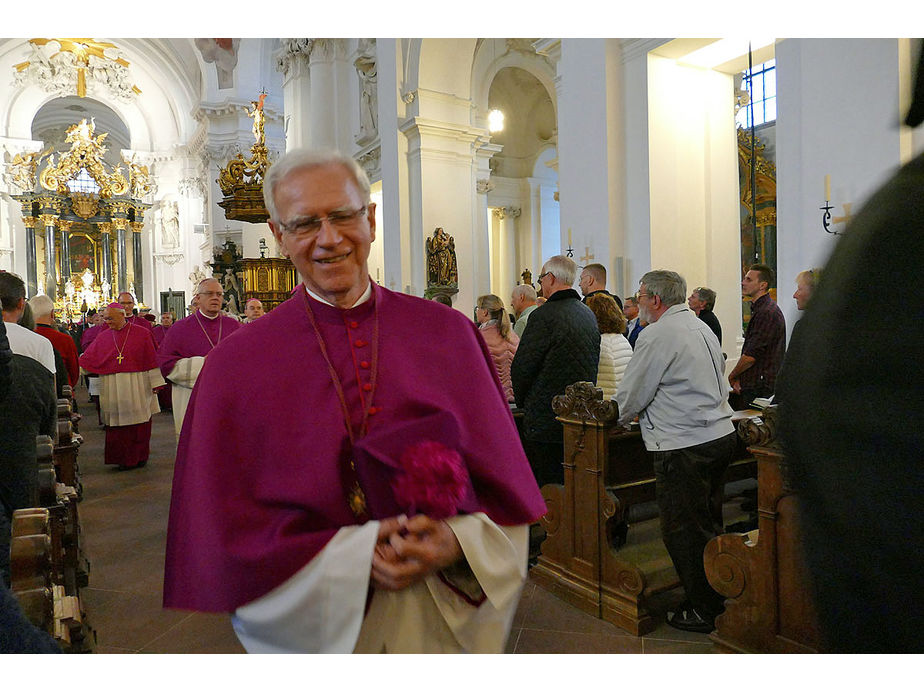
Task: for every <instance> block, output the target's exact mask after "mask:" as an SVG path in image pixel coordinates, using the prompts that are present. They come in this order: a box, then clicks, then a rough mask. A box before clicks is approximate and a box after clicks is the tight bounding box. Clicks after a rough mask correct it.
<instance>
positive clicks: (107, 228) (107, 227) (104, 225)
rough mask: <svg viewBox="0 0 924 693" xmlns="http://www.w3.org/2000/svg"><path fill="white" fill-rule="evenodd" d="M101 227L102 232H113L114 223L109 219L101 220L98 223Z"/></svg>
mask: <svg viewBox="0 0 924 693" xmlns="http://www.w3.org/2000/svg"><path fill="white" fill-rule="evenodd" d="M96 226H97V227H98V228H99V232H100V233H112V223H111V222H108V221H101V222H99V223H98V224H97V225H96Z"/></svg>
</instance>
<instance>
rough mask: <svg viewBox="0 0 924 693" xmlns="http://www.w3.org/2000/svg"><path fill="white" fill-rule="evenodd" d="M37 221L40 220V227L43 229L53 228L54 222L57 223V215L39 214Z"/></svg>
mask: <svg viewBox="0 0 924 693" xmlns="http://www.w3.org/2000/svg"><path fill="white" fill-rule="evenodd" d="M39 219H41V220H42V226H45V227H48V226H54V225H55V222H57V221H58V215H57V214H40V215H39Z"/></svg>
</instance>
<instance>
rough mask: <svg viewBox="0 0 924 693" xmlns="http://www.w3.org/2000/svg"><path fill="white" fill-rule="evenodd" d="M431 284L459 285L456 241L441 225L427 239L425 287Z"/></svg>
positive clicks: (431, 285)
mask: <svg viewBox="0 0 924 693" xmlns="http://www.w3.org/2000/svg"><path fill="white" fill-rule="evenodd" d="M433 286H447V287H458V286H459V269H458V266H457V264H456V242H455V240H454V239H453V237H452V236H450V235H449V234H447V233H446V232H445V231H443V227H442V226H438V227H437V228H436V229H435V230H434V231H433V236H432V237H431V238H428V239H427V287H433Z"/></svg>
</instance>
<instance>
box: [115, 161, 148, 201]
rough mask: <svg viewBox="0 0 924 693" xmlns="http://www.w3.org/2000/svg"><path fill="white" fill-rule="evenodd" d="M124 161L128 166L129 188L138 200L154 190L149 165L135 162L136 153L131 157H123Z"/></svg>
mask: <svg viewBox="0 0 924 693" xmlns="http://www.w3.org/2000/svg"><path fill="white" fill-rule="evenodd" d="M122 163H124V164H125V165H126V166H127V167H128V175H129V178H128V180H129V189H130V190H131V196H132V197H134V198H135V199H136V200H140V199H141V198H142V197H146V196H147V195H149V194H150V193H151V192H152V191H153V190H154V184H153V183H152V182H151V173H150V171H148V167H147V166H144V165H142V164H136V163H135V155H134V154H132V157H131V158H130V159H126V158H125V157H124V156H123V157H122Z"/></svg>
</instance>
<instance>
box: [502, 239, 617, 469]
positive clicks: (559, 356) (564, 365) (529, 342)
mask: <svg viewBox="0 0 924 693" xmlns="http://www.w3.org/2000/svg"><path fill="white" fill-rule="evenodd" d="M576 274H577V265H575V264H574V261H573V260H571V259H570V258H567V257H565V256H564V255H556V256H554V257H552V258H549V260H548V261H546V263H545V264H544V265H543V266H542V274H540V275H539V286H540V288H541V290H542V295H543V296H544V297H545V298H546V299H547V300H546V302H545V303H543V304H542V305H541V306H539V308H537V309H536V310H535V311H533V313H532V314H531V315H530V317H529V322H528V323H527V324H526V329H525V330H524V332H523V336H522V337H521V338H520V346H519V347H518V348H517V353H516V356H514V358H513V364H512V365H511V367H510V376H511V380H512V381H513V393H514V397H515V399H516V403H517V406H518V407H520V408H521V409H523V430H522V433H523V448H524V449H525V451H526V456H527V458H529V463H530V466H531V467H532V469H533V474H535V476H536V482H537V483H538V484H539V486H540V487H541V486H543V485H544V484H562V483H564V468H563V467H562V460H563V457H564V447H563V435H562V427H561V424H560V423H559V422H558V421H556V420H555V412H554V411H552V398H553V397H554V396H555V395H560V394H564V392H565V388H566V387H567V386H568V385H571V384H572V383H576V382H578V381H587V382H591V383H593V382H595V381H596V378H597V362H598V361H599V360H600V331H599V330H598V329H597V318H596V317H594V314H593V311H591V310H590V308H588V307H587V306H585V305H584V304H583V303H581V298H580V296H578V293H577V291H575V290H574V289H572V288H571V285H572V284H574V279H575V275H576Z"/></svg>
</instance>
